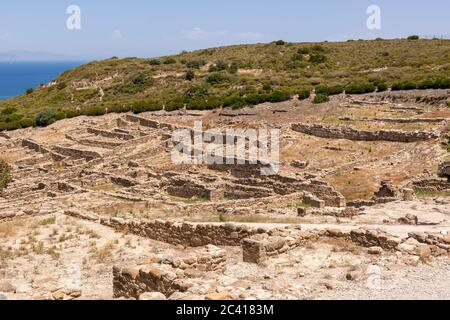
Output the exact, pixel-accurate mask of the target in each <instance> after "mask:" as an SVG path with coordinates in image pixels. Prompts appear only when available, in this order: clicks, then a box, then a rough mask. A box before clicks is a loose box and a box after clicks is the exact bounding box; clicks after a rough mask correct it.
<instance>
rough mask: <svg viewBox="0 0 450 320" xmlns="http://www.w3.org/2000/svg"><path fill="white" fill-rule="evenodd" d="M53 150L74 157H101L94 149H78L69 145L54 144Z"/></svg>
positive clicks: (90, 158)
mask: <svg viewBox="0 0 450 320" xmlns="http://www.w3.org/2000/svg"><path fill="white" fill-rule="evenodd" d="M53 150H54V151H55V152H57V153H59V154H61V155H64V156H68V157H71V158H74V159H86V160H88V161H89V160H94V159H98V158H101V155H100V154H99V153H98V152H95V151H89V150H80V149H76V148H71V147H62V146H54V147H53Z"/></svg>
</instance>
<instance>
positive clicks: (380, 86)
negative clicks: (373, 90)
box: [377, 82, 388, 92]
mask: <svg viewBox="0 0 450 320" xmlns="http://www.w3.org/2000/svg"><path fill="white" fill-rule="evenodd" d="M387 89H388V85H387V83H386V82H379V83H378V84H377V91H378V92H383V91H387Z"/></svg>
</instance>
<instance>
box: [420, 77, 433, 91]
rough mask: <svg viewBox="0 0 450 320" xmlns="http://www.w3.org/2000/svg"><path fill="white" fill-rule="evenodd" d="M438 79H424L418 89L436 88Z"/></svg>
mask: <svg viewBox="0 0 450 320" xmlns="http://www.w3.org/2000/svg"><path fill="white" fill-rule="evenodd" d="M435 86H436V81H435V80H432V79H427V80H424V81H421V82H420V83H419V84H418V85H417V88H418V89H435Z"/></svg>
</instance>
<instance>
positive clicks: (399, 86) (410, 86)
mask: <svg viewBox="0 0 450 320" xmlns="http://www.w3.org/2000/svg"><path fill="white" fill-rule="evenodd" d="M417 87H418V85H417V83H415V82H413V81H403V82H396V83H394V84H393V85H392V90H393V91H398V90H415V89H417Z"/></svg>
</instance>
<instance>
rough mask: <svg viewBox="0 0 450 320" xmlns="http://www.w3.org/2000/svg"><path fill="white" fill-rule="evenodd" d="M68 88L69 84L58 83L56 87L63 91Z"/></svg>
mask: <svg viewBox="0 0 450 320" xmlns="http://www.w3.org/2000/svg"><path fill="white" fill-rule="evenodd" d="M66 87H67V84H66V83H65V82H60V83H58V85H57V86H56V88H57V89H58V90H63V89H65V88H66Z"/></svg>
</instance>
